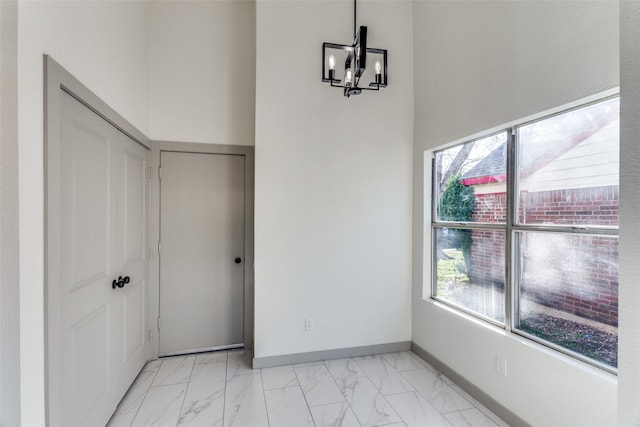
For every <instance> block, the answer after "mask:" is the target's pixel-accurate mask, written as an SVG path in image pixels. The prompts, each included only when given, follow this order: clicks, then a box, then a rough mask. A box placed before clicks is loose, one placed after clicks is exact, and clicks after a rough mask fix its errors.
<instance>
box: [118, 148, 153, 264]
mask: <svg viewBox="0 0 640 427" xmlns="http://www.w3.org/2000/svg"><path fill="white" fill-rule="evenodd" d="M131 148H136V147H131ZM145 157H146V153H145V152H144V149H142V152H139V153H135V152H125V153H124V183H123V186H124V191H125V196H124V201H125V206H124V212H125V214H124V250H123V251H122V252H123V254H124V262H123V263H124V264H129V263H135V262H139V261H142V260H144V258H145V253H144V250H145V247H146V244H145V239H146V236H145V230H146V210H145V208H146V203H145V201H146V195H145V194H144V190H145V185H144V183H145V181H146V179H147V178H146V176H145V175H146V174H145V172H146V159H145Z"/></svg>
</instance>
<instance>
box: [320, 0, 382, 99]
mask: <svg viewBox="0 0 640 427" xmlns="http://www.w3.org/2000/svg"><path fill="white" fill-rule="evenodd" d="M353 33H354V39H353V43H352V44H350V45H345V44H338V43H327V42H325V43H323V44H322V81H323V82H325V83H330V84H331V86H332V87H339V88H342V89H343V90H344V96H346V97H350V96H351V95H360V94H361V93H362V91H363V90H380V88H382V87H387V85H388V84H389V78H388V75H387V50H386V49H376V48H371V47H368V46H367V27H366V26H364V25H361V26H360V28H358V27H357V26H356V0H353ZM367 62H368V63H369V64H373V67H371V68H370V69H368V68H367ZM342 63H344V69H342V68H341V67H338V68H336V66H338V65H340V64H342Z"/></svg>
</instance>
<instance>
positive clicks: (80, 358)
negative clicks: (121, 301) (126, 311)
mask: <svg viewBox="0 0 640 427" xmlns="http://www.w3.org/2000/svg"><path fill="white" fill-rule="evenodd" d="M108 312H109V308H108V304H105V305H104V306H102V307H100V308H99V309H98V310H97V311H95V312H93V313H91V314H90V315H89V316H87V317H86V318H84V319H81V320H80V321H79V322H78V323H76V324H75V325H73V326H71V331H72V332H71V334H72V338H71V341H72V350H71V358H72V359H71V360H72V364H71V365H72V372H71V378H72V381H73V393H74V422H73V425H83V424H84V425H88V424H87V423H84V421H85V420H86V419H92V418H91V414H92V411H94V410H95V409H98V410H99V407H100V404H101V400H102V399H106V398H108V396H107V395H108V394H109V390H110V388H111V385H110V384H109V380H110V377H109V372H110V367H109V357H108V354H109V351H108V350H109V342H108V337H109V324H108V315H107V313H108ZM87 360H90V361H91V363H86V361H87Z"/></svg>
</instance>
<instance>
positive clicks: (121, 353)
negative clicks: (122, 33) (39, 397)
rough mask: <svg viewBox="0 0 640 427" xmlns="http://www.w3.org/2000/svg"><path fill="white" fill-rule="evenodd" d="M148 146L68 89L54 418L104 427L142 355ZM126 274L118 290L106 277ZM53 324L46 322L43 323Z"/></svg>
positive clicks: (61, 163)
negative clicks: (57, 391) (81, 101)
mask: <svg viewBox="0 0 640 427" xmlns="http://www.w3.org/2000/svg"><path fill="white" fill-rule="evenodd" d="M146 158H147V153H146V150H145V149H144V148H142V147H140V146H138V145H137V144H136V143H134V142H133V141H131V140H130V139H129V138H127V137H126V136H125V135H123V134H122V133H121V132H120V131H118V130H117V129H116V128H114V127H113V126H111V125H110V124H109V123H107V122H106V121H105V120H103V119H102V118H100V117H99V116H97V115H96V114H95V113H93V112H92V111H91V110H89V109H88V108H87V107H85V106H84V105H82V104H80V103H79V102H78V101H76V100H75V99H74V98H72V97H71V96H69V95H67V94H66V93H63V94H62V105H61V145H60V158H59V166H60V168H59V169H60V187H59V197H60V206H59V212H60V229H59V237H60V240H59V241H60V247H59V248H58V249H59V259H60V280H59V285H58V287H59V289H50V290H49V292H52V294H51V295H50V298H51V297H53V298H59V300H58V302H59V308H60V310H59V321H60V323H59V326H60V335H59V337H60V343H59V344H53V345H50V349H52V351H50V354H49V358H50V360H51V361H52V362H53V363H52V364H51V367H50V369H53V370H56V369H58V368H59V369H60V373H59V374H58V373H56V374H55V375H53V376H52V378H55V379H56V381H59V384H58V385H57V387H55V388H57V389H58V390H59V392H60V394H59V395H56V396H55V397H53V398H52V396H50V399H52V402H54V404H56V405H59V406H60V408H59V412H58V408H55V409H52V413H54V414H58V415H57V416H56V417H55V419H53V420H52V423H53V425H55V424H57V422H58V421H59V423H60V425H62V426H99V425H104V424H105V423H106V422H107V421H108V420H109V417H110V416H111V414H112V413H113V412H114V410H115V408H116V406H117V404H118V402H119V401H120V399H121V398H122V396H123V395H124V393H125V392H126V390H127V388H128V387H129V385H130V384H131V382H132V381H133V379H134V378H135V375H136V374H137V373H138V372H139V370H140V369H141V368H142V366H143V364H144V362H145V357H144V352H143V346H144V341H143V340H144V329H145V328H144V307H145V301H144V296H145V289H146V282H147V267H146V263H147V260H146V253H145V251H146V244H145V239H146V232H145V230H146V209H147V203H146V191H147V190H146V188H147V183H146V179H145V167H146ZM119 276H123V277H125V276H127V277H129V278H130V281H129V283H128V284H127V285H125V286H124V287H122V288H120V287H116V288H115V289H114V288H113V285H112V284H113V280H114V279H117V278H118V277H119ZM51 326H52V325H50V327H51Z"/></svg>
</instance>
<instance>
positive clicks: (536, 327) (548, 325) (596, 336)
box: [520, 312, 618, 368]
mask: <svg viewBox="0 0 640 427" xmlns="http://www.w3.org/2000/svg"><path fill="white" fill-rule="evenodd" d="M520 329H521V330H522V331H524V332H527V333H529V334H531V335H535V336H537V337H540V338H542V339H545V340H547V341H550V342H552V343H554V344H558V345H560V346H562V347H565V348H568V349H569V350H572V351H575V352H576V353H580V354H582V355H585V356H587V357H590V358H592V359H594V360H597V361H598V362H602V363H605V364H607V365H609V366H613V367H614V368H615V367H617V366H618V336H617V335H614V334H610V333H608V332H605V331H602V330H599V329H597V328H594V327H591V326H588V325H584V324H580V323H577V322H573V321H571V320H566V319H559V318H557V317H553V316H549V315H547V314H544V313H536V312H533V313H530V314H528V315H527V317H526V318H525V319H522V320H521V321H520Z"/></svg>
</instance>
